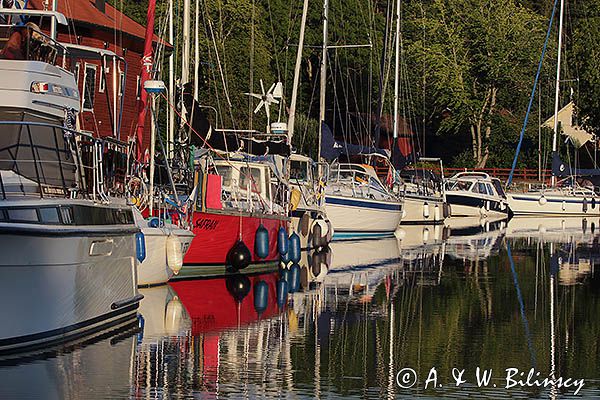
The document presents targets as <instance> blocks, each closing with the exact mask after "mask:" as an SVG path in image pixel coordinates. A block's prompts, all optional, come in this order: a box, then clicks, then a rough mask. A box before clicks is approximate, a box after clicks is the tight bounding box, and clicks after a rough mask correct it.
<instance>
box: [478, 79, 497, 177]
mask: <svg viewBox="0 0 600 400" xmlns="http://www.w3.org/2000/svg"><path fill="white" fill-rule="evenodd" d="M497 93H498V88H496V87H494V86H492V89H491V98H490V108H489V110H488V113H487V114H488V117H487V122H486V126H485V143H484V154H483V157H482V158H481V160H480V161H479V165H478V166H477V167H478V168H485V164H486V163H487V160H488V158H489V156H490V137H491V135H492V116H493V114H494V111H495V107H496V94H497Z"/></svg>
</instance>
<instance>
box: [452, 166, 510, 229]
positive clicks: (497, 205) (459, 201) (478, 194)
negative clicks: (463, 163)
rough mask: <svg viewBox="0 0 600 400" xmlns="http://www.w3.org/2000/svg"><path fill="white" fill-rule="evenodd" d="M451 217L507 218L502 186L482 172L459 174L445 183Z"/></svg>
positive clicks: (495, 179)
mask: <svg viewBox="0 0 600 400" xmlns="http://www.w3.org/2000/svg"><path fill="white" fill-rule="evenodd" d="M446 200H447V201H448V204H450V209H451V216H452V217H477V216H480V217H492V218H496V217H503V218H507V217H508V212H509V209H508V205H507V202H506V195H505V194H504V190H503V189H502V184H501V183H500V180H498V179H497V178H492V177H490V176H489V175H488V174H486V173H484V172H460V173H458V174H456V175H454V176H453V177H451V178H449V179H448V180H447V182H446Z"/></svg>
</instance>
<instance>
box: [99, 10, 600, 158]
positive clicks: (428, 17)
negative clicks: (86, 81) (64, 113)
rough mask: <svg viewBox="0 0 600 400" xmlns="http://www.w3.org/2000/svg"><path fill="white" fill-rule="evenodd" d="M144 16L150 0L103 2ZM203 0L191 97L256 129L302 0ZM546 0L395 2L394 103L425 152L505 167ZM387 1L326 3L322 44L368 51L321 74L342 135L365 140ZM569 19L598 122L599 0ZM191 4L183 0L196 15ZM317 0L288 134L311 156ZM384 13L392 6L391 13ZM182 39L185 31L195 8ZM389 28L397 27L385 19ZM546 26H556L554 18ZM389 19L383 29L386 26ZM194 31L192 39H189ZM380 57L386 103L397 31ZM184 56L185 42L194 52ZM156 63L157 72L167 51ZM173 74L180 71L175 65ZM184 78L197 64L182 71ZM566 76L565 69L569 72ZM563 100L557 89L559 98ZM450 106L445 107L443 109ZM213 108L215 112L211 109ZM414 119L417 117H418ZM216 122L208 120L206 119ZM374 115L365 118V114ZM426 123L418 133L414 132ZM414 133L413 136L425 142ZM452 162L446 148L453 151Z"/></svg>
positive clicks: (334, 59) (159, 28)
mask: <svg viewBox="0 0 600 400" xmlns="http://www.w3.org/2000/svg"><path fill="white" fill-rule="evenodd" d="M109 1H111V2H112V3H114V4H115V5H116V6H117V7H118V8H122V9H123V10H124V11H125V13H126V14H127V15H128V16H130V17H131V18H133V19H135V20H136V21H138V22H140V23H142V24H145V19H146V7H147V1H146V0H109ZM197 1H199V9H200V21H199V28H200V29H199V47H200V56H199V60H198V61H199V62H200V65H201V68H200V71H199V75H200V76H199V77H197V78H196V79H198V80H199V81H200V83H201V85H200V101H201V103H203V104H205V105H209V106H214V107H215V108H216V109H217V110H218V114H219V121H218V125H219V127H236V128H242V129H244V128H250V127H252V128H254V129H258V130H264V129H265V127H266V116H265V113H264V111H260V112H258V113H257V114H253V110H254V108H255V107H256V105H257V102H258V100H256V99H252V98H249V97H248V96H246V95H245V94H244V93H245V92H254V93H259V92H260V91H261V87H260V82H259V81H260V80H261V79H262V81H263V83H264V86H265V90H267V89H268V88H269V87H270V86H271V84H272V83H274V82H276V81H277V80H280V81H282V82H283V84H284V91H285V99H284V101H283V104H282V108H281V112H279V111H280V110H279V109H278V107H276V106H275V107H272V109H271V119H272V120H276V119H277V118H278V117H279V114H280V113H281V119H282V120H284V121H285V120H286V119H287V107H288V106H289V99H290V97H291V91H292V80H293V70H294V63H295V57H296V50H297V46H296V45H297V43H298V40H299V38H298V36H299V29H300V17H301V13H302V1H294V2H290V1H288V0H266V1H256V0H205V1H200V0H197ZM553 3H554V2H553V0H543V1H533V0H528V1H519V0H494V1H490V0H420V1H417V0H410V1H402V3H401V7H402V13H401V17H402V18H401V23H402V26H401V30H402V46H401V49H402V53H401V65H402V67H401V69H402V71H401V83H400V89H401V101H400V102H401V104H400V109H401V112H402V116H403V117H404V118H405V120H407V121H409V124H410V126H411V127H412V130H413V131H415V132H417V133H418V136H419V137H420V138H422V137H424V136H425V137H426V138H427V140H428V141H429V142H428V143H427V144H426V145H425V146H424V147H425V148H426V149H427V154H426V155H428V156H442V157H445V160H444V161H445V164H446V165H448V166H451V165H452V164H453V163H456V164H460V165H461V166H469V167H474V166H489V167H505V166H508V165H510V163H511V162H512V157H513V155H514V149H515V147H516V142H517V140H518V133H519V131H520V129H521V125H522V123H523V118H524V116H525V110H526V107H527V102H528V99H529V95H530V92H531V88H532V85H533V80H534V77H535V71H536V67H537V63H538V60H539V56H540V53H541V48H542V44H543V40H544V36H545V30H546V27H547V23H548V20H549V14H550V10H551V9H552V5H553ZM388 6H390V7H391V9H392V10H393V9H394V8H395V4H394V2H393V0H390V1H389V2H388V1H387V0H345V1H339V0H333V1H330V10H329V43H330V44H331V45H348V44H353V45H355V44H368V43H370V44H371V45H372V47H371V48H353V49H331V50H330V51H329V53H328V54H329V67H328V77H327V78H328V79H327V97H326V98H327V101H326V117H325V119H326V121H327V123H328V124H329V125H330V126H331V127H332V129H333V131H334V133H335V134H336V135H337V136H338V137H342V136H343V138H344V139H345V140H350V141H354V142H357V141H360V142H361V143H366V142H368V141H369V140H371V139H370V135H371V134H372V131H373V126H372V121H373V120H372V119H371V118H370V117H369V113H371V115H374V114H375V113H376V110H377V103H378V98H379V95H380V93H379V88H378V82H379V79H380V63H381V55H382V51H383V47H384V43H383V40H384V30H385V26H386V23H385V19H386V10H387V7H388ZM167 7H168V2H158V4H157V8H158V9H157V22H156V29H155V31H156V33H157V34H159V35H164V33H165V32H166V31H165V30H164V26H165V23H166V16H167ZM182 7H183V0H175V25H176V26H175V36H176V39H175V43H174V45H175V47H174V54H175V59H176V62H175V64H176V71H180V70H181V43H182V40H181V39H182V12H183V10H182ZM573 8H574V9H575V10H576V12H575V14H574V17H573V18H572V20H573V29H572V32H571V31H569V34H570V33H573V35H571V36H573V38H572V40H570V41H569V42H568V45H569V46H570V48H572V50H573V52H572V53H570V57H567V61H568V62H570V63H571V64H572V65H569V66H568V69H570V70H571V71H576V72H578V76H577V77H578V78H579V79H580V80H579V85H578V88H577V89H578V90H577V91H576V99H577V100H578V111H579V113H580V115H581V116H582V117H584V118H585V121H586V123H587V124H588V126H589V127H590V128H592V129H593V130H595V131H599V130H600V111H598V110H600V65H599V64H598V63H597V62H596V61H595V60H596V59H597V58H598V57H597V56H596V55H597V52H598V46H597V43H598V38H599V37H600V30H599V29H600V28H598V26H600V24H599V22H600V19H598V17H597V15H599V14H600V13H599V12H598V11H600V0H578V1H577V3H576V4H574V5H573ZM194 9H195V1H194V0H192V14H193V11H194ZM321 13H322V2H310V3H309V13H308V22H307V29H306V36H305V48H304V51H303V55H302V68H301V76H300V78H301V79H300V90H299V94H298V104H297V116H298V118H297V123H298V126H297V127H296V133H297V137H295V138H294V145H295V146H296V147H297V148H298V149H300V150H301V151H302V152H304V153H307V154H311V155H314V154H315V153H316V150H317V149H316V146H317V143H318V141H317V138H316V135H317V133H316V132H317V131H318V122H317V120H318V118H319V116H318V97H319V93H318V92H319V88H318V85H319V73H320V71H319V69H320V62H321V49H320V48H319V46H320V44H321V41H322V31H321V27H322V17H321ZM393 14H394V13H393V12H392V13H391V16H392V17H393ZM191 19H192V36H193V34H194V27H193V15H192V18H191ZM392 28H393V25H392ZM555 28H556V23H555ZM393 31H394V29H391V33H392V34H393ZM192 42H193V41H192ZM555 43H556V40H555V38H554V37H553V38H552V40H551V41H550V45H551V47H550V49H549V51H548V53H547V55H546V60H545V63H544V70H543V72H542V76H543V77H544V79H542V81H541V83H540V84H541V85H543V97H544V100H543V102H542V103H543V104H545V105H546V107H545V108H544V109H543V110H538V106H537V102H536V103H535V104H534V109H533V110H532V112H533V113H534V114H535V113H538V112H540V111H541V112H542V116H543V117H542V119H545V118H547V117H548V115H549V113H550V112H551V110H550V108H549V107H548V106H547V105H548V104H549V103H553V95H552V91H553V88H552V85H553V83H552V79H551V77H552V76H553V70H554V68H555V61H554V60H555V47H556V46H555ZM387 47H388V53H387V57H386V59H385V60H384V62H385V68H384V75H383V77H382V78H383V82H384V92H382V93H381V94H382V95H383V96H384V104H383V112H384V114H391V113H392V103H393V88H394V80H393V79H394V78H393V75H394V74H393V59H394V53H393V51H394V40H393V37H388V44H387ZM190 55H191V58H192V60H190V61H191V65H194V60H193V57H194V51H193V47H192V49H190ZM163 61H164V63H163V65H162V66H161V71H162V72H161V73H162V74H163V79H164V74H165V73H166V71H167V64H166V62H165V61H166V60H163ZM177 75H179V73H177ZM191 75H192V76H193V71H192V73H191ZM569 78H573V76H569ZM563 99H565V100H566V97H563ZM444 110H446V111H448V110H449V111H450V113H449V116H446V117H444V118H442V111H444ZM209 118H211V120H212V119H214V117H213V114H212V113H210V114H209ZM423 121H424V122H423ZM213 123H215V121H213ZM373 125H374V124H373ZM423 129H425V135H424V133H423ZM422 147H423V144H421V148H422ZM537 148H538V143H537V125H536V123H535V122H533V119H530V126H529V129H528V132H527V136H526V141H525V144H524V150H523V153H522V156H521V158H520V160H519V165H522V166H525V165H527V166H529V167H530V168H532V167H534V166H536V165H537ZM453 157H454V158H455V159H452V158H453Z"/></svg>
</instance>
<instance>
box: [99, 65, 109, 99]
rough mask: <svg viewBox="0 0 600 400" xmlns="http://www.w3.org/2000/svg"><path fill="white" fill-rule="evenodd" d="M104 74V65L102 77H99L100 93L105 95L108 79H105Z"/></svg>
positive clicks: (101, 71) (101, 68) (101, 70)
mask: <svg viewBox="0 0 600 400" xmlns="http://www.w3.org/2000/svg"><path fill="white" fill-rule="evenodd" d="M104 73H105V69H104V65H100V76H99V77H98V79H99V81H98V93H104V89H105V88H106V79H104ZM106 73H108V72H106Z"/></svg>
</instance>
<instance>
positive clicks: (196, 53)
mask: <svg viewBox="0 0 600 400" xmlns="http://www.w3.org/2000/svg"><path fill="white" fill-rule="evenodd" d="M199 16H200V0H196V12H195V20H194V99H195V100H196V101H198V72H199V70H200V45H199V43H198V35H199V34H200V28H199V26H198V17H199Z"/></svg>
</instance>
